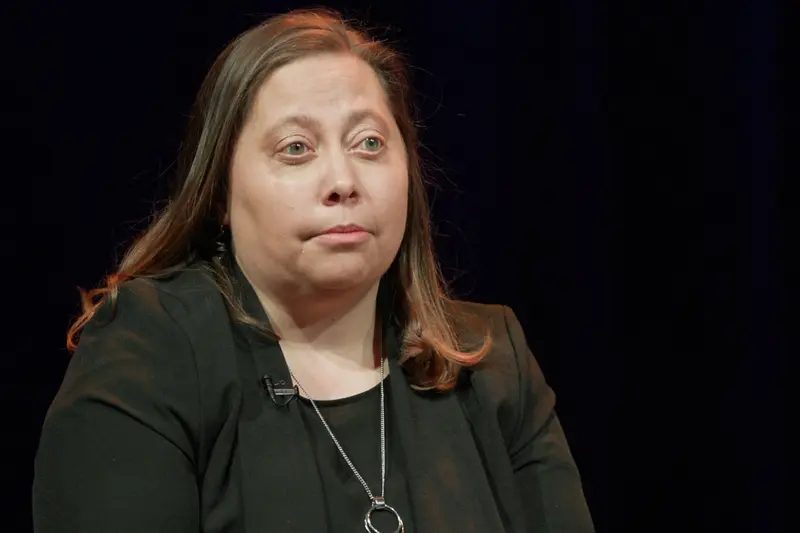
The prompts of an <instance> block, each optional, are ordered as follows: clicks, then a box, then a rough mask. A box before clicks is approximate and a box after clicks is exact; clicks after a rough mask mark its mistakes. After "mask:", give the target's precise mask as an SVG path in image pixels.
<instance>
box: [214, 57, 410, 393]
mask: <svg viewBox="0 0 800 533" xmlns="http://www.w3.org/2000/svg"><path fill="white" fill-rule="evenodd" d="M292 117H294V118H292ZM406 161H407V159H406V149H405V146H404V143H403V139H402V137H401V135H400V132H399V130H398V128H397V124H396V123H395V121H394V119H393V116H392V112H391V109H390V107H389V104H388V101H387V98H386V94H385V92H384V90H383V88H382V87H381V85H380V82H379V80H378V78H377V76H376V74H375V73H374V71H373V70H372V68H371V67H370V66H369V65H367V64H366V63H365V62H363V61H362V60H360V59H358V58H357V57H355V56H352V55H347V54H322V55H317V56H313V57H309V58H305V59H302V60H298V61H296V62H294V63H291V64H289V65H286V66H284V67H282V68H280V69H278V70H277V71H276V72H275V73H274V74H273V75H272V76H271V77H270V78H269V79H268V80H267V81H266V82H265V83H264V85H263V86H262V87H261V88H260V89H259V91H258V94H257V98H256V100H255V103H254V106H253V109H252V111H251V114H250V116H249V117H248V120H247V122H246V124H245V126H244V129H243V131H242V133H241V135H240V137H239V139H238V141H237V144H236V146H235V148H234V153H233V159H232V162H231V166H230V180H231V183H230V195H229V199H228V212H227V215H226V219H225V222H226V223H227V224H229V225H230V227H231V234H232V237H233V249H234V253H235V257H236V260H237V262H238V263H239V265H240V267H241V269H242V271H243V272H244V273H245V275H246V277H247V278H248V280H249V281H250V283H251V284H252V285H253V287H254V289H255V291H256V293H257V294H258V296H259V299H260V300H261V302H262V304H263V305H264V308H265V310H266V312H267V314H268V315H269V317H270V320H271V322H272V324H273V327H275V329H276V331H277V332H278V333H279V335H280V336H281V338H282V341H281V347H282V349H283V352H284V355H285V356H286V359H287V362H288V363H289V366H290V368H292V371H293V372H294V374H295V375H296V376H297V378H298V379H299V381H300V382H301V383H302V384H303V386H304V387H305V389H306V390H307V391H308V393H309V395H310V396H312V397H314V398H316V399H334V398H340V397H345V396H349V395H352V394H356V393H358V392H361V391H363V390H366V389H368V388H370V387H371V386H374V385H375V384H376V383H377V382H378V380H379V374H378V372H377V371H376V369H375V365H374V364H373V339H374V335H375V308H376V296H377V289H378V283H379V281H380V278H381V276H382V275H383V274H384V273H385V272H386V271H387V270H388V268H389V266H390V265H391V263H392V261H393V260H394V258H395V256H396V255H397V252H398V250H399V247H400V243H401V241H402V239H403V234H404V230H405V225H406V216H407V209H408V205H407V198H408V168H407V163H406ZM340 224H357V225H359V226H361V227H363V228H364V229H365V230H366V232H365V233H361V234H360V235H359V242H340V241H339V240H337V238H335V237H331V236H330V235H324V232H325V231H326V230H328V229H330V228H331V227H334V226H337V225H340ZM351 237H353V236H352V235H351Z"/></svg>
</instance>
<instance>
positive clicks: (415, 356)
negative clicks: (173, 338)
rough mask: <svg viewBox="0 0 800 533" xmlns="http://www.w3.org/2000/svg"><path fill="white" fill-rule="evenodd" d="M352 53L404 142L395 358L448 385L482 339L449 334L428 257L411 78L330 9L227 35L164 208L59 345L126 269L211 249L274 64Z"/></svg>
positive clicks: (224, 282)
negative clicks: (471, 341)
mask: <svg viewBox="0 0 800 533" xmlns="http://www.w3.org/2000/svg"><path fill="white" fill-rule="evenodd" d="M326 52H343V53H352V54H355V55H356V56H357V57H359V58H361V59H363V60H364V61H365V62H366V63H368V64H369V65H370V66H371V67H372V68H373V69H374V70H375V72H376V73H377V75H378V77H379V79H380V81H381V84H382V86H383V88H384V90H385V91H386V94H387V96H388V99H389V102H390V106H391V108H392V112H393V114H394V118H395V121H396V122H397V125H398V127H399V130H400V132H401V134H402V137H403V140H404V142H405V144H406V148H407V150H406V152H407V154H408V168H409V193H408V194H409V198H408V206H409V207H408V218H407V225H406V230H405V235H404V238H403V241H402V243H401V245H400V250H399V252H398V255H397V257H396V258H395V260H394V262H393V264H392V266H391V267H390V268H389V271H388V272H387V273H386V274H385V275H384V279H383V281H382V283H386V284H388V287H389V290H390V291H391V292H392V293H393V294H394V312H395V313H396V315H397V316H398V317H400V318H401V321H402V323H403V325H404V331H403V346H402V362H403V364H404V365H405V368H406V369H407V370H408V371H409V375H410V377H411V381H412V384H413V386H414V387H415V388H420V389H437V390H447V389H450V388H452V387H454V386H455V384H456V380H457V378H458V374H459V370H460V369H461V367H463V366H471V365H474V364H475V363H477V362H478V361H480V360H481V359H482V358H483V357H484V356H485V354H486V353H487V352H488V350H489V347H490V345H491V338H490V337H489V335H488V333H487V334H485V336H484V337H483V342H482V344H480V345H479V346H477V347H476V348H475V350H474V351H469V349H468V348H467V346H466V345H465V342H464V341H463V340H460V339H459V338H457V336H456V332H455V331H456V328H455V323H454V321H455V319H456V317H455V316H454V315H453V312H454V308H455V306H453V305H451V299H450V297H449V296H448V294H447V290H446V287H445V284H444V282H443V280H442V276H441V271H440V269H439V265H438V263H437V261H436V258H435V257H434V253H433V244H432V238H431V227H430V221H429V216H430V213H429V208H428V203H427V195H426V192H425V184H424V180H423V173H422V164H421V161H420V157H419V144H418V133H417V126H416V122H415V120H414V107H413V105H412V102H411V97H410V92H411V91H410V83H409V80H408V72H407V70H406V64H405V61H404V60H403V58H402V57H401V56H400V54H398V53H397V52H396V51H394V50H392V49H391V48H389V47H387V46H386V45H384V44H383V43H381V42H379V41H377V40H374V39H372V38H371V37H369V36H368V35H367V33H366V32H364V31H362V30H360V29H357V28H356V27H355V26H353V25H352V24H350V23H349V22H347V21H345V20H343V19H342V17H341V15H339V14H338V13H336V12H334V11H330V10H323V9H314V10H300V11H292V12H290V13H287V14H284V15H279V16H276V17H273V18H270V19H268V20H267V21H265V22H264V23H262V24H260V25H258V26H256V27H254V28H252V29H250V30H248V31H246V32H245V33H243V34H241V35H240V36H239V37H237V38H236V39H235V40H234V41H233V42H231V43H230V44H229V45H228V46H227V47H226V48H225V50H224V51H223V52H222V53H221V54H220V55H219V57H218V58H217V59H216V61H215V62H214V64H213V66H212V67H211V70H210V71H209V73H208V75H207V76H206V78H205V80H204V81H203V83H202V85H201V87H200V90H199V93H198V95H197V99H196V101H195V103H194V107H193V112H192V113H191V116H190V119H189V124H188V132H187V136H186V139H185V142H184V143H183V145H182V147H181V153H180V155H179V159H178V164H177V177H178V179H179V182H178V187H177V188H176V189H175V190H174V192H173V194H172V195H171V197H170V199H169V202H168V204H167V205H166V207H165V208H164V209H163V210H161V211H160V212H158V213H157V214H156V215H155V217H154V218H153V219H152V221H151V223H150V225H149V227H148V228H147V229H146V230H145V231H144V232H143V233H142V234H141V235H140V236H139V237H138V239H137V240H136V241H135V242H134V244H133V245H132V246H131V247H130V248H129V249H128V250H127V252H126V254H125V255H124V257H123V259H122V261H121V262H120V264H119V266H118V270H117V272H116V273H114V274H112V275H110V276H108V277H107V278H106V280H105V285H104V286H102V287H100V288H97V289H94V290H92V291H88V292H87V291H84V290H82V289H81V298H82V302H83V314H82V315H81V316H80V317H79V318H78V319H77V320H76V321H75V322H74V323H73V325H72V327H71V328H70V330H69V333H68V336H67V347H68V348H69V349H70V351H74V350H75V349H76V347H77V341H78V337H79V335H80V332H81V330H82V329H83V327H84V326H85V325H86V324H87V323H88V322H89V321H90V320H91V319H92V317H93V316H94V314H95V311H96V310H97V308H98V307H99V306H100V305H101V304H102V303H103V302H104V301H105V300H107V299H108V300H109V301H110V303H111V305H112V306H113V305H115V303H116V299H117V295H118V291H119V288H120V286H121V285H122V284H123V283H124V282H125V281H127V280H129V279H131V278H135V277H150V278H156V277H163V276H169V275H171V274H174V273H176V272H179V271H180V270H183V269H185V268H187V267H188V266H189V265H190V264H192V263H195V262H198V261H203V260H204V259H208V258H209V257H211V256H212V255H213V252H212V253H209V250H213V246H214V241H215V240H216V238H217V236H218V232H219V228H220V221H221V216H222V212H223V209H224V205H225V201H226V198H227V186H228V184H227V175H228V166H229V161H230V158H231V156H232V152H233V147H234V144H235V143H236V141H237V139H238V136H239V134H240V131H241V128H242V127H243V124H244V122H245V119H246V118H247V117H248V114H249V112H250V109H251V106H252V104H253V101H254V98H255V95H256V91H257V90H258V89H259V88H260V87H261V86H262V84H263V83H264V82H265V81H266V80H267V79H268V77H269V76H270V75H271V74H272V73H273V72H275V71H276V70H277V69H279V68H280V67H282V66H284V65H286V64H288V63H291V62H293V61H295V60H298V59H300V58H303V57H307V56H309V55H313V54H319V53H326ZM207 265H208V266H209V268H210V269H211V270H212V272H213V274H214V275H213V278H214V280H215V282H216V283H217V285H218V286H219V289H220V291H221V293H222V294H223V296H224V298H225V301H226V303H227V305H228V307H229V308H230V309H231V313H232V316H233V317H234V318H235V319H236V320H239V321H241V322H244V323H247V324H250V325H252V326H254V327H256V328H258V329H260V330H261V331H263V332H265V333H270V332H269V331H266V329H265V326H263V325H262V324H258V323H257V321H256V320H255V319H254V318H253V317H250V316H248V315H247V314H246V313H245V312H244V310H243V308H242V305H241V302H239V301H238V299H237V297H236V292H235V291H234V288H233V276H232V274H231V270H230V267H229V266H226V265H225V264H224V263H223V262H219V261H210V262H207Z"/></svg>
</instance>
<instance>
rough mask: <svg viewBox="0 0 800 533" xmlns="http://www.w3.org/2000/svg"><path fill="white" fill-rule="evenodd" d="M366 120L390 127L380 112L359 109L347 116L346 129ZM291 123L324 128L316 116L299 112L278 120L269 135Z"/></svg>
mask: <svg viewBox="0 0 800 533" xmlns="http://www.w3.org/2000/svg"><path fill="white" fill-rule="evenodd" d="M364 120H373V121H374V122H377V123H378V126H379V127H380V128H381V129H384V130H387V129H388V128H389V125H388V124H387V122H386V120H385V119H384V118H383V117H382V116H381V115H380V114H379V113H377V112H375V111H372V110H371V109H357V110H354V111H351V112H350V114H349V115H348V116H347V120H346V121H345V131H349V130H350V129H352V128H353V127H354V126H355V125H356V124H358V123H359V122H363V121H364ZM289 125H295V126H300V127H301V128H306V129H309V130H317V131H318V130H320V129H322V127H321V126H322V125H321V124H320V122H319V120H317V119H316V118H315V117H313V116H311V115H308V114H306V113H297V114H292V115H287V116H285V117H283V118H282V119H281V120H280V121H278V123H276V124H275V125H274V126H272V127H271V128H269V130H268V131H267V135H268V136H273V135H274V134H275V133H276V132H277V131H278V130H280V129H281V128H283V127H285V126H289Z"/></svg>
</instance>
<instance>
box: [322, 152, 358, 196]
mask: <svg viewBox="0 0 800 533" xmlns="http://www.w3.org/2000/svg"><path fill="white" fill-rule="evenodd" d="M336 159H337V161H335V162H332V163H331V165H330V167H329V169H328V172H330V174H329V178H330V179H329V181H328V185H327V190H326V191H325V195H324V199H323V203H324V204H325V205H327V206H334V205H339V204H356V203H358V202H359V200H360V198H361V194H360V192H359V186H358V177H357V176H356V172H355V169H354V168H353V167H352V163H351V162H349V161H348V160H347V157H346V156H345V157H342V158H338V157H337V158H336Z"/></svg>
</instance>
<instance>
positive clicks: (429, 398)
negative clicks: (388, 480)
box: [386, 333, 504, 533]
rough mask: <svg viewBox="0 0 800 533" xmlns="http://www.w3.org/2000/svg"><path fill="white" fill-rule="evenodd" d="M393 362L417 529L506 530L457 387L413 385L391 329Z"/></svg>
mask: <svg viewBox="0 0 800 533" xmlns="http://www.w3.org/2000/svg"><path fill="white" fill-rule="evenodd" d="M386 339H387V350H388V351H389V354H390V356H389V360H390V364H391V365H392V368H391V370H392V371H391V372H390V374H389V378H390V379H391V380H392V387H391V394H392V403H393V412H392V416H395V417H396V419H397V426H398V427H399V428H400V444H401V445H402V446H403V449H404V453H405V456H406V464H407V468H408V471H407V472H406V476H407V479H408V484H409V492H410V496H411V503H412V507H413V509H414V519H415V520H414V522H415V528H414V529H415V530H416V531H420V532H427V531H436V533H450V532H452V533H456V532H457V533H470V532H474V533H487V532H490V531H491V532H499V531H503V530H504V527H503V523H502V520H501V518H500V515H499V513H498V509H497V506H496V504H495V499H494V496H493V494H492V491H491V489H490V485H489V481H488V479H487V476H486V471H485V469H484V466H483V463H482V461H481V457H480V454H479V453H478V450H477V449H476V447H475V444H474V440H473V436H472V433H471V429H470V425H469V422H468V421H467V419H466V417H465V415H464V411H463V409H462V407H461V405H460V402H459V399H458V397H457V395H456V393H455V392H447V393H433V392H431V393H421V392H417V391H414V390H413V389H411V388H410V386H409V382H408V380H407V378H406V376H405V373H404V372H403V369H402V367H401V366H400V364H399V362H398V355H399V348H398V346H399V342H398V339H397V337H396V334H394V333H391V334H387V335H386Z"/></svg>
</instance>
